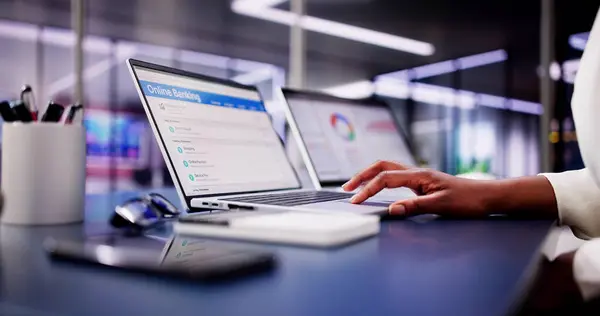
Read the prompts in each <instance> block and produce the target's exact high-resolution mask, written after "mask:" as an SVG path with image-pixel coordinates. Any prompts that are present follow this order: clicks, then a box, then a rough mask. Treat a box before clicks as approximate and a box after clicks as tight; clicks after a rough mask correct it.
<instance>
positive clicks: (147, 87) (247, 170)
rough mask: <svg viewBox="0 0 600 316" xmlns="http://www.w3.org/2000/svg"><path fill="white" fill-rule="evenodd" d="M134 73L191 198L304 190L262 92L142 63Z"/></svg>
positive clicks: (135, 66)
mask: <svg viewBox="0 0 600 316" xmlns="http://www.w3.org/2000/svg"><path fill="white" fill-rule="evenodd" d="M159 69H160V68H159ZM133 70H134V73H135V75H136V77H137V80H138V83H139V86H140V89H141V93H142V94H143V95H144V97H145V99H146V104H147V106H148V108H147V109H148V110H149V112H150V114H151V116H152V119H153V120H154V124H155V127H156V131H157V132H158V134H159V135H157V137H160V140H161V141H162V143H163V146H164V149H165V151H166V154H167V156H168V158H169V160H170V161H168V162H167V163H169V162H170V163H171V166H172V167H173V170H174V172H175V174H176V176H177V180H178V181H179V184H180V185H181V188H182V191H183V192H184V194H185V195H186V196H188V197H189V196H201V195H212V194H227V193H242V192H257V191H266V190H278V189H289V188H297V187H299V186H300V185H299V182H298V179H297V177H296V175H295V173H294V171H293V169H292V167H291V165H290V163H289V161H288V160H287V157H286V155H285V151H284V149H283V145H282V143H281V140H280V139H279V137H278V136H277V134H276V133H275V131H274V130H273V127H272V126H271V120H270V118H269V115H268V114H267V112H266V110H265V107H264V105H263V102H262V100H261V97H260V94H259V93H258V91H257V90H256V89H255V88H252V87H246V86H242V85H237V84H235V83H229V82H226V81H222V80H218V79H211V78H205V79H200V78H204V77H201V76H195V75H194V76H185V75H181V74H176V73H170V72H167V71H162V70H156V69H150V68H146V67H141V66H139V65H134V66H133Z"/></svg>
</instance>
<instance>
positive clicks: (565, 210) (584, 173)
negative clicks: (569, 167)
mask: <svg viewBox="0 0 600 316" xmlns="http://www.w3.org/2000/svg"><path fill="white" fill-rule="evenodd" d="M542 175H543V176H544V177H546V178H547V179H548V181H550V184H551V185H552V188H553V189H554V196H555V197H556V203H557V207H558V216H559V220H560V224H561V225H568V226H570V227H571V229H572V230H573V233H574V234H575V236H577V237H579V238H584V239H589V238H590V237H595V236H600V216H599V215H600V213H597V212H600V189H598V187H597V186H596V183H595V182H594V180H593V179H592V177H591V175H590V174H589V171H588V170H587V169H581V170H575V171H567V172H562V173H545V174H542Z"/></svg>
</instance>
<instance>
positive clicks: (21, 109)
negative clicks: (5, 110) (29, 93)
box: [12, 100, 33, 123]
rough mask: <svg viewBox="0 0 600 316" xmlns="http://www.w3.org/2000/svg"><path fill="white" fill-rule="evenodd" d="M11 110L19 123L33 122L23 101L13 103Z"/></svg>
mask: <svg viewBox="0 0 600 316" xmlns="http://www.w3.org/2000/svg"><path fill="white" fill-rule="evenodd" d="M12 110H13V111H14V112H15V114H16V115H17V119H18V120H19V121H21V122H25V123H27V122H32V121H33V115H31V111H29V109H28V108H27V107H26V106H25V104H24V103H23V101H21V100H17V101H14V103H13V107H12Z"/></svg>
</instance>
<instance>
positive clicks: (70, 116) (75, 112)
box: [65, 104, 83, 124]
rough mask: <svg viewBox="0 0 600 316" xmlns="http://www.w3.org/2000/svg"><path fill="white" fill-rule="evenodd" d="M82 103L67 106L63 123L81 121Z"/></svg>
mask: <svg viewBox="0 0 600 316" xmlns="http://www.w3.org/2000/svg"><path fill="white" fill-rule="evenodd" d="M82 115H83V105H81V104H73V105H71V106H70V107H69V112H67V116H66V118H65V124H73V123H81V121H82V119H83V117H82Z"/></svg>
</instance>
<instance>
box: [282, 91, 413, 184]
mask: <svg viewBox="0 0 600 316" xmlns="http://www.w3.org/2000/svg"><path fill="white" fill-rule="evenodd" d="M286 99H287V101H288V104H289V106H290V109H291V111H292V113H293V114H294V118H295V120H296V124H297V125H298V129H299V130H300V134H301V135H302V139H303V140H304V143H305V144H306V147H307V150H308V154H309V155H310V159H311V160H312V162H313V165H314V167H315V169H316V172H317V175H318V177H319V180H320V181H346V180H348V179H350V178H351V177H352V176H354V175H355V174H356V173H357V172H358V171H360V170H362V169H364V168H365V167H368V166H369V165H371V164H372V163H374V162H375V161H377V160H394V161H398V162H401V163H405V164H409V165H414V161H413V158H412V155H411V153H410V151H409V149H408V146H407V145H406V143H405V141H404V139H403V138H402V137H401V136H400V134H399V132H398V129H397V128H396V125H395V123H394V119H393V117H392V116H391V113H390V111H389V110H388V109H386V108H383V107H376V106H369V105H356V104H347V103H342V102H338V101H334V102H331V101H323V100H309V99H307V98H298V97H294V96H289V97H286Z"/></svg>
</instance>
